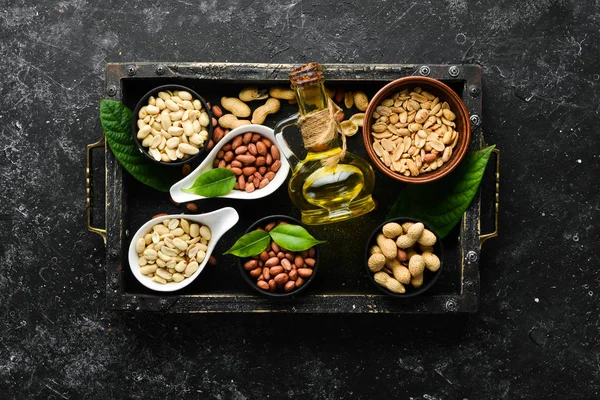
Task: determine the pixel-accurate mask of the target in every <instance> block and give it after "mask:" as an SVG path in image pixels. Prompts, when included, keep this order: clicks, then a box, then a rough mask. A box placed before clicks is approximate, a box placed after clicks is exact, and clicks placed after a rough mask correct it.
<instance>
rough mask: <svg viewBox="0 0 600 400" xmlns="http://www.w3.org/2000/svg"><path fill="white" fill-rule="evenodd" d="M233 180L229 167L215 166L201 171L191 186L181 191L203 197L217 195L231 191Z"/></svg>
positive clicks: (233, 175)
mask: <svg viewBox="0 0 600 400" xmlns="http://www.w3.org/2000/svg"><path fill="white" fill-rule="evenodd" d="M235 182H236V179H235V174H234V173H233V172H231V170H230V169H228V168H215V169H209V170H208V171H206V172H204V173H202V174H201V175H200V176H199V177H198V178H196V181H195V182H194V184H193V185H192V187H189V188H187V189H181V191H182V192H185V193H193V194H197V195H199V196H204V197H219V196H223V195H226V194H227V193H229V192H231V190H232V189H233V187H234V186H235Z"/></svg>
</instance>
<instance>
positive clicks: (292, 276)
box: [244, 221, 316, 293]
mask: <svg viewBox="0 0 600 400" xmlns="http://www.w3.org/2000/svg"><path fill="white" fill-rule="evenodd" d="M281 223H285V222H279V223H277V222H275V221H274V222H271V223H269V224H267V225H266V226H265V227H264V230H265V231H267V232H268V231H270V230H271V229H273V228H275V227H276V226H277V225H278V224H281ZM315 255H316V249H315V248H314V247H311V248H310V249H308V250H305V251H302V252H292V251H288V250H286V249H283V248H281V247H279V246H278V245H277V243H275V242H273V241H271V243H270V245H269V247H267V249H266V250H265V251H263V252H262V253H260V254H259V255H257V256H254V257H252V258H250V259H249V260H247V261H246V262H244V269H245V270H246V271H248V272H249V274H250V277H251V278H253V279H256V286H258V287H259V288H261V289H262V290H265V291H269V292H272V293H274V292H284V293H289V292H291V291H293V290H296V289H298V288H300V287H301V286H302V285H304V283H305V282H306V280H308V279H309V278H310V277H311V276H312V274H313V268H314V267H315V263H316V260H315Z"/></svg>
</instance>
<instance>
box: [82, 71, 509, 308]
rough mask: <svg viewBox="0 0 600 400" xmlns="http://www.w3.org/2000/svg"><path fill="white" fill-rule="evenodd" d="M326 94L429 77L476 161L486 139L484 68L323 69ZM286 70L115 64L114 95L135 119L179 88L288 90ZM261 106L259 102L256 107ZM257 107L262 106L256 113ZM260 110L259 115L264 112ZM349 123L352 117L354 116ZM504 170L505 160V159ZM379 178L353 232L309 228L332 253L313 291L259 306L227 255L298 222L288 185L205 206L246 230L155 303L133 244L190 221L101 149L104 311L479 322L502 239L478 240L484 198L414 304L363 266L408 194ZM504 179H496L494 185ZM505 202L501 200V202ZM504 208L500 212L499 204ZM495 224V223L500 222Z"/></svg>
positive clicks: (238, 230) (109, 89) (359, 149)
mask: <svg viewBox="0 0 600 400" xmlns="http://www.w3.org/2000/svg"><path fill="white" fill-rule="evenodd" d="M324 67H325V68H326V86H327V87H330V88H335V87H338V86H342V87H344V88H345V89H346V90H363V91H364V92H366V93H367V94H368V95H369V98H371V97H372V96H373V94H375V92H376V91H377V90H379V89H380V88H381V87H383V86H384V85H385V84H386V83H387V82H389V81H392V80H394V79H397V78H399V77H402V76H407V75H418V74H420V75H426V76H430V77H433V78H437V79H441V80H443V81H444V82H445V83H446V84H448V85H450V86H451V87H452V88H453V89H454V90H455V91H456V92H457V93H458V94H459V95H460V96H461V97H462V99H463V101H464V103H465V104H466V106H467V109H468V110H469V113H470V116H471V121H472V140H471V143H470V146H469V151H474V150H478V149H480V148H481V147H482V145H483V137H482V133H481V129H480V128H481V97H482V95H481V79H482V75H481V68H480V67H479V66H477V65H455V66H451V65H396V64H393V65H389V64H386V65H373V64H353V65H348V64H325V65H324ZM291 68H292V65H286V64H232V63H218V64H215V63H182V64H161V63H138V64H108V65H107V67H106V95H107V97H108V98H111V99H114V100H119V101H122V102H123V103H124V104H125V105H127V106H128V107H130V108H131V109H133V108H134V107H135V104H136V102H137V101H138V100H139V99H140V98H141V96H142V95H143V94H144V93H145V92H147V91H148V90H150V89H152V88H154V87H156V86H160V85H164V84H168V83H177V84H182V85H186V86H189V87H190V88H192V89H194V90H196V91H197V92H198V93H200V94H201V95H202V96H204V97H205V99H206V100H207V101H210V102H211V103H213V104H218V103H219V99H220V97H221V96H223V95H225V96H234V95H236V94H237V93H238V92H239V90H240V89H241V88H242V87H244V86H247V85H250V84H252V85H258V86H259V87H269V86H273V85H276V84H277V85H285V86H287V85H288V72H289V70H290V69H291ZM257 103H258V102H257ZM257 105H258V104H257ZM257 105H256V106H257ZM296 111H297V107H296V106H295V105H289V104H283V103H282V110H281V111H279V113H277V114H276V115H275V116H271V118H270V119H268V120H267V121H266V123H265V124H266V125H268V126H271V127H273V126H274V125H275V123H276V122H277V121H278V120H280V119H283V118H284V117H286V116H288V115H291V114H293V113H294V112H296ZM346 112H347V116H348V115H349V114H348V113H349V112H348V111H346ZM94 147H103V148H105V153H104V156H105V163H106V182H105V186H106V216H105V218H106V229H105V230H104V229H100V228H93V227H92V226H91V221H90V218H91V217H90V213H91V200H92V197H93V196H92V193H91V179H92V176H91V175H93V173H92V169H91V167H90V165H89V159H90V158H91V155H90V152H91V149H92V148H94ZM348 148H349V150H350V151H352V152H354V153H355V154H358V155H360V156H362V157H364V158H365V159H367V160H368V156H367V154H366V151H365V149H364V145H363V143H362V138H361V136H360V134H357V135H355V136H354V137H351V138H348ZM498 162H499V157H498ZM375 171H376V179H377V181H376V188H375V191H374V193H373V197H374V198H375V200H376V202H377V203H378V206H377V209H376V210H375V211H373V212H371V213H369V214H367V215H365V216H362V217H359V218H355V219H352V220H350V221H347V222H342V223H337V224H331V225H324V226H315V227H310V229H311V231H312V232H313V234H314V235H315V236H316V237H318V238H321V239H324V240H327V241H328V243H327V244H325V245H323V246H322V247H321V250H322V253H321V254H322V258H321V266H320V268H319V273H318V275H317V276H316V277H315V280H314V282H313V283H312V284H311V286H310V287H309V288H307V290H306V291H305V292H304V293H302V294H299V295H298V296H295V297H292V298H286V299H272V298H267V297H261V296H259V295H257V294H255V293H254V291H253V290H251V288H249V287H247V286H246V283H245V282H244V281H243V280H242V278H241V276H240V275H239V272H238V269H237V265H236V259H235V257H233V256H222V255H221V254H222V253H223V252H224V251H225V250H226V249H227V248H229V247H230V246H231V245H232V244H233V243H234V242H235V240H236V239H237V238H239V237H240V236H241V234H242V233H243V232H244V231H245V229H246V228H247V227H248V226H249V225H251V224H252V223H253V222H254V221H256V220H257V219H259V218H262V217H263V216H266V215H272V214H285V215H291V216H294V217H297V218H299V216H300V214H299V211H298V210H297V209H295V207H294V206H293V205H292V203H291V201H290V200H289V198H288V195H287V188H286V186H287V185H284V186H282V187H281V188H280V189H278V190H277V191H276V192H275V193H273V194H272V195H271V196H269V197H267V198H265V199H262V200H261V201H245V202H244V201H235V200H225V199H208V200H204V201H202V202H200V203H198V204H199V206H200V211H205V212H207V211H212V210H214V209H217V208H221V207H223V206H232V207H235V208H236V209H237V210H238V212H239V214H240V221H239V222H238V224H237V225H236V226H235V227H234V228H233V229H232V230H231V231H229V232H228V233H227V234H226V235H225V236H224V237H223V239H221V241H220V242H219V244H218V246H217V248H216V250H215V253H214V254H215V255H216V257H217V259H218V265H217V266H214V267H211V266H208V267H207V268H206V269H205V270H204V272H202V275H201V276H200V277H199V278H198V279H196V280H195V281H194V282H193V284H191V285H190V286H188V287H187V288H186V289H184V290H182V291H179V292H174V293H170V294H166V293H165V294H163V293H154V292H151V291H149V290H148V289H146V288H145V287H143V286H142V285H140V284H139V282H137V281H136V280H135V278H134V277H133V275H132V274H131V272H130V270H129V266H128V265H127V257H126V253H127V249H128V246H129V242H130V235H132V234H133V233H135V231H136V230H137V229H138V228H139V227H140V226H141V225H142V224H143V223H144V222H145V221H147V220H148V219H150V218H151V217H152V216H153V215H155V214H157V213H161V212H166V213H178V212H186V211H185V207H184V205H181V206H176V205H174V204H173V203H171V201H170V200H169V196H168V194H167V193H160V192H157V191H155V190H153V189H151V188H148V187H146V186H144V185H142V184H141V183H139V182H137V181H136V180H135V179H133V178H132V177H131V176H130V175H129V174H128V173H127V172H124V171H123V169H122V168H121V166H120V164H119V163H118V162H117V160H116V159H115V157H114V156H113V153H112V152H111V151H109V150H108V149H106V146H105V145H104V141H103V140H101V141H99V142H97V143H95V144H92V145H89V146H88V169H87V185H88V217H89V219H88V222H89V224H88V225H89V227H90V230H93V231H95V232H97V233H100V234H104V235H105V241H106V247H107V251H106V302H107V307H108V308H110V309H116V310H152V311H168V312H185V313H196V312H199V313H200V312H201V313H204V312H302V313H379V312H381V313H395V314H400V313H428V314H430V313H458V312H475V311H476V310H477V308H478V303H479V287H480V282H479V256H480V246H481V241H483V240H485V239H487V238H489V237H492V236H495V235H496V232H494V233H492V234H488V235H483V236H480V232H479V220H480V207H481V196H480V193H478V194H477V196H476V197H475V200H474V201H473V203H472V204H471V205H470V207H469V208H468V210H467V211H466V213H465V215H464V217H463V220H462V222H461V224H460V226H459V227H457V228H456V229H455V230H454V231H453V232H452V233H451V234H450V235H448V237H447V238H445V239H444V247H445V249H446V254H445V264H444V267H443V272H442V275H441V277H440V279H439V281H438V282H437V283H436V284H435V286H434V287H433V288H432V289H431V290H430V291H429V292H427V293H426V294H424V295H423V296H421V297H417V298H414V299H410V300H409V299H406V300H405V299H397V298H393V297H391V296H385V295H383V294H381V292H379V291H378V290H377V288H375V287H373V286H372V283H371V282H370V281H369V280H368V277H367V276H366V272H365V267H364V265H363V262H364V261H363V255H364V244H365V242H366V240H367V238H368V237H369V235H370V233H371V232H372V230H373V229H374V228H375V227H377V226H378V225H379V224H380V223H381V222H382V221H383V220H384V219H385V216H386V214H387V213H388V211H389V208H390V207H391V205H392V204H393V202H394V201H395V199H396V197H397V193H398V192H399V191H400V190H401V189H402V188H403V187H404V184H402V183H400V182H396V181H393V180H391V179H390V178H387V177H386V176H385V175H384V174H382V173H380V172H379V171H378V170H375ZM496 177H497V178H498V176H496ZM496 196H497V193H496ZM496 207H497V203H496ZM496 215H497V213H496Z"/></svg>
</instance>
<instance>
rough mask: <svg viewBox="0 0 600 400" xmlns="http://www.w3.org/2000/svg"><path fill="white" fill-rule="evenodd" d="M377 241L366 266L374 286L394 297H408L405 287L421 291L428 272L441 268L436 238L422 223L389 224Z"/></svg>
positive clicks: (371, 249) (379, 234)
mask: <svg viewBox="0 0 600 400" xmlns="http://www.w3.org/2000/svg"><path fill="white" fill-rule="evenodd" d="M375 241H376V244H373V245H372V246H371V248H370V254H371V255H370V256H369V259H368V261H367V265H368V267H369V270H370V271H371V273H373V278H374V279H375V282H376V283H377V284H378V285H380V286H383V287H385V288H386V289H388V290H390V291H391V292H393V293H398V294H403V293H405V292H406V286H405V285H411V286H412V287H413V288H415V289H418V288H420V287H421V286H423V280H424V271H425V269H427V270H429V271H431V272H436V271H437V270H438V269H439V268H440V266H441V262H440V259H439V257H438V256H437V255H436V254H435V253H434V247H433V246H434V245H435V244H436V241H437V238H436V236H435V234H434V233H433V232H431V231H430V230H428V229H426V228H425V226H424V225H423V224H422V223H421V222H417V223H412V222H405V223H404V224H402V225H401V224H399V223H397V222H389V223H387V224H385V225H384V226H383V228H382V231H381V233H378V234H377V236H376V238H375Z"/></svg>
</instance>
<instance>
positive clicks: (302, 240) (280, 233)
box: [269, 224, 325, 251]
mask: <svg viewBox="0 0 600 400" xmlns="http://www.w3.org/2000/svg"><path fill="white" fill-rule="evenodd" d="M269 235H271V238H272V239H273V241H274V242H275V243H277V244H278V245H279V246H281V247H283V248H284V249H286V250H291V251H304V250H308V249H310V248H311V247H313V246H314V245H317V244H320V243H325V242H324V241H322V240H317V239H315V238H314V237H312V235H311V234H310V233H308V231H307V230H306V229H304V228H303V227H301V226H299V225H293V224H283V225H278V226H276V227H275V228H273V229H272V230H271V231H270V232H269Z"/></svg>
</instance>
